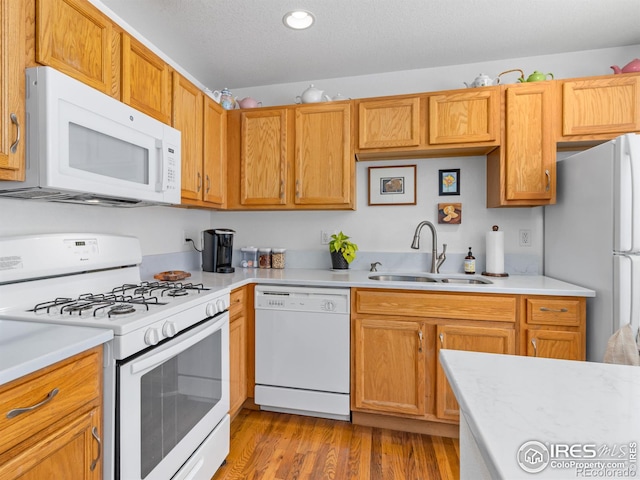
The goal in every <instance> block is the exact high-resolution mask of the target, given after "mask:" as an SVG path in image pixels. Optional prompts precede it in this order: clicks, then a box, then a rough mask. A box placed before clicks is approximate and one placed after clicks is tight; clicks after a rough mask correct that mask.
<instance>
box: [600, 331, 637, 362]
mask: <svg viewBox="0 0 640 480" xmlns="http://www.w3.org/2000/svg"><path fill="white" fill-rule="evenodd" d="M633 336H634V335H633V329H632V328H631V324H630V323H629V324H627V325H625V326H624V327H622V328H621V329H620V330H618V331H617V332H615V333H614V334H613V335H611V337H610V338H609V341H608V342H607V350H606V351H605V352H604V363H618V364H622V365H635V366H640V352H639V351H638V344H637V343H636V340H635V338H633Z"/></svg>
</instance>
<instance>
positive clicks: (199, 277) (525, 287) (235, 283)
mask: <svg viewBox="0 0 640 480" xmlns="http://www.w3.org/2000/svg"><path fill="white" fill-rule="evenodd" d="M376 273H377V274H394V275H399V274H403V273H406V274H407V275H419V274H417V273H416V272H390V271H380V272H368V271H365V270H347V271H346V272H337V271H333V270H313V269H301V268H284V269H273V268H272V269H259V268H236V270H235V272H234V273H209V272H202V271H196V272H191V274H192V276H191V277H189V278H187V279H186V280H184V281H185V282H187V281H188V282H195V283H200V282H201V283H203V284H204V285H205V286H207V287H209V288H216V287H219V288H231V289H233V288H237V287H241V286H243V285H246V284H248V283H260V284H279V285H298V286H319V287H367V288H397V289H403V290H421V291H434V292H469V293H502V294H529V295H554V296H578V297H594V296H595V292H594V291H593V290H590V289H587V288H582V287H578V286H576V285H572V284H570V283H566V282H561V281H559V280H555V279H553V278H550V277H545V276H542V275H511V276H509V277H487V276H482V275H473V276H472V275H464V274H440V275H439V276H441V277H464V278H468V277H472V278H482V279H485V280H489V281H490V282H492V283H491V284H484V285H477V284H476V285H474V284H447V283H432V282H387V281H378V280H371V279H369V275H375V274H376Z"/></svg>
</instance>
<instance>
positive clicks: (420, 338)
mask: <svg viewBox="0 0 640 480" xmlns="http://www.w3.org/2000/svg"><path fill="white" fill-rule="evenodd" d="M418 339H419V340H420V343H419V344H418V352H420V353H422V330H418Z"/></svg>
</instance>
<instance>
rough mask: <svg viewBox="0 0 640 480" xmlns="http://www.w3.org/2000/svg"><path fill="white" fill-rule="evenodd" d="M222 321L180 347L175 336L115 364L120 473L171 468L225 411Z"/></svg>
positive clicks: (147, 474) (148, 474)
mask: <svg viewBox="0 0 640 480" xmlns="http://www.w3.org/2000/svg"><path fill="white" fill-rule="evenodd" d="M226 325H227V326H226V329H221V328H218V329H215V331H208V330H211V329H208V330H204V331H202V332H201V333H199V334H198V335H197V336H195V337H194V336H192V337H191V338H188V339H187V340H188V341H187V342H185V343H191V345H189V346H187V347H186V348H184V349H180V340H181V336H178V337H175V338H174V339H173V340H172V341H171V342H168V343H167V344H163V345H162V346H161V347H159V348H158V349H153V350H151V351H150V352H149V353H148V354H147V355H151V356H150V357H147V355H145V356H143V357H140V358H137V359H135V360H133V361H131V362H130V363H127V364H123V365H121V366H120V367H119V373H118V375H119V385H120V391H119V406H120V416H119V434H118V437H119V449H118V450H119V455H120V462H121V467H120V470H121V478H140V479H144V478H150V479H151V478H156V474H159V473H162V472H164V473H163V474H165V475H166V472H167V471H171V470H173V471H177V469H178V468H179V467H180V466H181V465H182V464H183V463H184V462H185V461H186V460H187V459H188V458H189V456H190V455H191V453H192V452H193V451H194V450H195V448H197V446H198V445H199V444H200V443H201V442H202V440H204V438H205V437H206V435H208V434H209V433H210V432H211V431H212V430H213V428H214V427H215V426H216V425H217V423H218V422H219V421H220V419H221V418H222V416H223V415H224V414H226V412H227V410H228V408H229V407H228V403H229V399H228V373H226V369H228V357H227V358H225V357H224V352H225V347H224V346H223V345H224V343H225V342H227V346H226V349H228V323H227V324H226ZM189 333H191V332H189ZM200 337H202V338H200ZM196 340H197V341H196ZM167 346H169V348H166V347H167ZM176 349H179V350H180V351H179V352H178V353H175V351H176ZM156 350H160V352H159V353H157V354H156V353H155V352H156ZM134 475H135V476H134ZM138 475H139V477H138Z"/></svg>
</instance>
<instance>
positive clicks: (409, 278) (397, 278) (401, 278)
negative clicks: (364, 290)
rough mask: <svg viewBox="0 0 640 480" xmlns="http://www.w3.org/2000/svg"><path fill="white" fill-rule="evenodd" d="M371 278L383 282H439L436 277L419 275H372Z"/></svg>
mask: <svg viewBox="0 0 640 480" xmlns="http://www.w3.org/2000/svg"><path fill="white" fill-rule="evenodd" d="M369 279H370V280H380V281H382V282H437V280H436V279H435V278H431V277H420V276H417V275H370V276H369Z"/></svg>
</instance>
